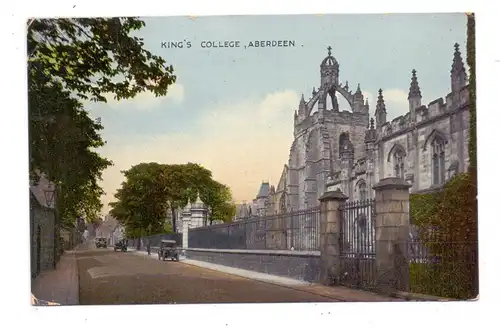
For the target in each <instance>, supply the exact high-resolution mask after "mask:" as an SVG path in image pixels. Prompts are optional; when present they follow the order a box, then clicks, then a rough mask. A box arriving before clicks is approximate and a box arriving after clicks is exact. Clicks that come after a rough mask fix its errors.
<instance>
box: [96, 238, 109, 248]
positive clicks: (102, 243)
mask: <svg viewBox="0 0 500 335" xmlns="http://www.w3.org/2000/svg"><path fill="white" fill-rule="evenodd" d="M95 246H96V248H107V247H108V241H107V240H106V238H104V237H98V238H96V239H95Z"/></svg>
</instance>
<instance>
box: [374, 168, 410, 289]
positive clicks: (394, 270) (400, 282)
mask: <svg viewBox="0 0 500 335" xmlns="http://www.w3.org/2000/svg"><path fill="white" fill-rule="evenodd" d="M410 187H411V185H410V184H408V183H407V182H405V181H404V180H403V179H401V178H394V177H390V178H384V179H381V180H380V181H379V182H378V183H377V184H376V185H375V186H373V189H374V190H375V238H376V240H375V263H376V274H377V275H376V278H377V280H376V281H377V286H378V288H379V289H381V290H382V291H386V292H389V291H393V290H399V291H408V290H409V286H410V269H409V262H408V239H409V235H410V193H409V189H410Z"/></svg>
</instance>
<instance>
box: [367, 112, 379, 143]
mask: <svg viewBox="0 0 500 335" xmlns="http://www.w3.org/2000/svg"><path fill="white" fill-rule="evenodd" d="M376 139H377V131H376V130H375V120H374V119H373V118H371V119H370V125H369V126H368V130H367V131H366V133H365V143H373V142H375V140H376Z"/></svg>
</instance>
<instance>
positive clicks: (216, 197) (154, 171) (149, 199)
mask: <svg viewBox="0 0 500 335" xmlns="http://www.w3.org/2000/svg"><path fill="white" fill-rule="evenodd" d="M122 173H123V175H124V176H125V181H124V182H123V183H122V185H121V188H120V189H119V190H118V191H117V192H116V194H115V198H116V199H117V201H115V202H112V203H110V206H111V208H112V209H111V214H112V215H113V216H114V217H115V218H116V219H117V220H119V221H121V222H123V223H124V224H125V227H126V229H127V230H128V231H129V232H134V233H132V235H136V236H137V234H138V233H141V232H144V233H146V234H153V233H159V232H161V231H162V229H164V226H165V221H166V218H167V217H168V216H169V214H170V216H171V218H172V227H171V228H172V230H173V231H174V232H175V231H176V222H175V210H176V209H179V208H184V207H185V206H186V205H187V204H188V203H189V202H194V201H196V199H197V197H198V196H199V197H200V199H201V200H202V201H203V202H205V203H206V204H207V206H208V207H209V208H210V211H211V213H212V215H211V219H212V220H213V219H226V218H227V217H228V213H231V208H232V206H233V207H234V205H233V204H232V202H231V198H232V197H231V191H230V189H229V188H228V187H227V186H226V185H223V184H221V183H219V182H217V181H215V180H213V178H212V173H211V171H209V170H207V169H205V168H204V167H202V166H200V165H199V164H194V163H188V164H171V165H168V164H158V163H141V164H138V165H135V166H133V167H131V168H130V169H129V170H126V171H122Z"/></svg>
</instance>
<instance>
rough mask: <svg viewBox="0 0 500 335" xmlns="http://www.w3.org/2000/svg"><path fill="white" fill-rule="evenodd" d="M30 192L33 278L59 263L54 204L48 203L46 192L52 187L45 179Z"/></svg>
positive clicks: (31, 186)
mask: <svg viewBox="0 0 500 335" xmlns="http://www.w3.org/2000/svg"><path fill="white" fill-rule="evenodd" d="M29 189H30V190H29V192H30V241H31V243H30V246H31V250H30V251H31V252H30V254H31V276H32V278H35V277H36V276H37V275H38V274H39V273H40V272H42V271H46V270H51V269H54V268H55V265H56V262H57V251H56V248H57V243H56V238H57V237H56V236H57V234H56V224H55V220H56V217H55V214H56V213H55V209H54V203H50V202H49V203H47V199H46V192H47V191H48V192H51V191H52V186H51V185H50V184H49V183H48V181H47V180H46V179H44V178H40V181H39V182H38V183H36V184H34V183H32V184H31V185H30V188H29Z"/></svg>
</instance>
